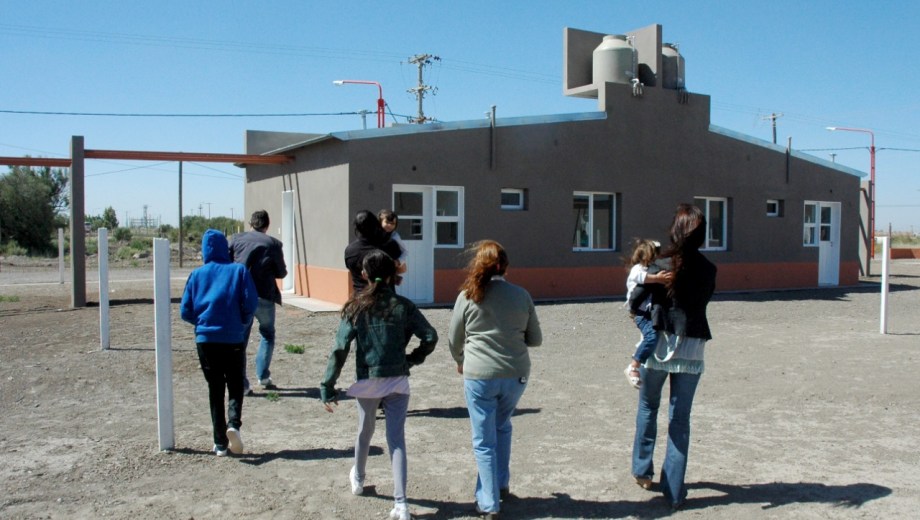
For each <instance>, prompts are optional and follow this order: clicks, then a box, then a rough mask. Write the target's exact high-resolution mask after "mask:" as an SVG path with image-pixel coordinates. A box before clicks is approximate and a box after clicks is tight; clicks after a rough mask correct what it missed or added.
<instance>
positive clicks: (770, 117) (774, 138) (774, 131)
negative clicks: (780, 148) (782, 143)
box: [761, 112, 783, 144]
mask: <svg viewBox="0 0 920 520" xmlns="http://www.w3.org/2000/svg"><path fill="white" fill-rule="evenodd" d="M781 117H783V114H782V113H780V114H777V113H776V112H773V113H772V114H770V115H768V116H763V117H761V119H769V120H770V121H772V123H773V144H776V120H777V119H779V118H781Z"/></svg>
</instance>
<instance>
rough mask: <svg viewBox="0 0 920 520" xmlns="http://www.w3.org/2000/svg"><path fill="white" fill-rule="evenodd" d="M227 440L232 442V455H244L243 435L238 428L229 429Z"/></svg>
mask: <svg viewBox="0 0 920 520" xmlns="http://www.w3.org/2000/svg"><path fill="white" fill-rule="evenodd" d="M227 440H229V441H230V453H233V454H234V455H239V454H241V453H243V434H241V433H240V431H239V430H237V429H236V428H227Z"/></svg>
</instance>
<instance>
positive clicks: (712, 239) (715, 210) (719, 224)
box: [693, 197, 728, 251]
mask: <svg viewBox="0 0 920 520" xmlns="http://www.w3.org/2000/svg"><path fill="white" fill-rule="evenodd" d="M693 203H694V204H696V206H697V207H699V208H700V209H701V210H703V215H704V216H705V217H706V222H707V223H708V224H709V226H708V227H707V228H706V241H705V242H703V249H708V250H715V251H725V250H726V249H728V244H726V236H728V215H727V213H726V208H727V206H728V199H726V198H722V197H694V199H693Z"/></svg>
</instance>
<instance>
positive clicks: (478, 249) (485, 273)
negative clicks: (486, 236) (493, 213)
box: [460, 240, 508, 303]
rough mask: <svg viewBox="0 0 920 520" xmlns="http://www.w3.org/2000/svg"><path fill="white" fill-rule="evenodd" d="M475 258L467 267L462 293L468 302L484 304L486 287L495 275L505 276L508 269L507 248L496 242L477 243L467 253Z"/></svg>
mask: <svg viewBox="0 0 920 520" xmlns="http://www.w3.org/2000/svg"><path fill="white" fill-rule="evenodd" d="M467 252H468V253H472V254H473V257H472V258H471V259H470V263H469V264H468V265H467V267H466V270H467V276H466V280H464V282H463V285H461V286H460V291H461V292H464V293H466V297H467V299H468V300H472V301H474V302H476V303H482V299H483V297H485V290H486V285H487V284H488V283H489V280H491V279H492V276H494V275H504V274H505V271H506V270H507V269H508V254H507V253H505V248H503V247H502V245H501V244H499V243H498V242H496V241H494V240H482V241H480V242H476V243H475V244H473V245H472V247H470V249H469V250H468V251H467Z"/></svg>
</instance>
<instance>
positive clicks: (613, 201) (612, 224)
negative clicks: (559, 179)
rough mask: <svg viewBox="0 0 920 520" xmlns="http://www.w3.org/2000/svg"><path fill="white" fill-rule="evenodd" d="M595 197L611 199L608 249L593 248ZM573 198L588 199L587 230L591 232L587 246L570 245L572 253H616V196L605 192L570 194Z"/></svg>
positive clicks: (577, 192)
mask: <svg viewBox="0 0 920 520" xmlns="http://www.w3.org/2000/svg"><path fill="white" fill-rule="evenodd" d="M596 195H603V196H609V197H610V199H611V207H610V223H609V224H610V246H611V247H609V248H595V247H594V234H595V233H594V230H595V226H594V197H595V196H596ZM575 197H588V215H587V218H588V221H587V228H588V229H589V230H591V232H589V233H588V245H587V246H584V247H579V246H576V245H575V244H572V251H616V243H617V231H616V229H617V194H616V193H611V192H606V191H576V192H574V193H572V199H573V201H574V198H575Z"/></svg>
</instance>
